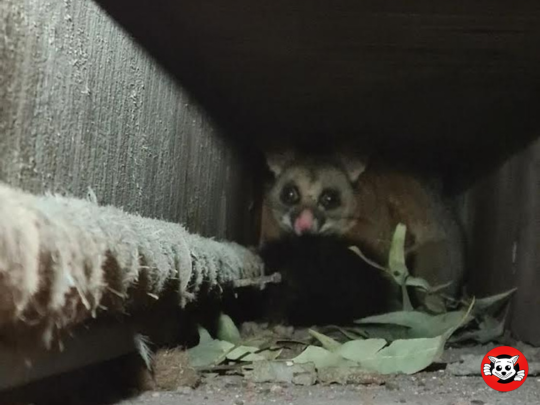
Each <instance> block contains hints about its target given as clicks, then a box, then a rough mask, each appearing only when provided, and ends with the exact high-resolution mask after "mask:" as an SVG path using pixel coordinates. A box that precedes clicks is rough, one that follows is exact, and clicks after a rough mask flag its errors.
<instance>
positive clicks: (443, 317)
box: [355, 311, 467, 338]
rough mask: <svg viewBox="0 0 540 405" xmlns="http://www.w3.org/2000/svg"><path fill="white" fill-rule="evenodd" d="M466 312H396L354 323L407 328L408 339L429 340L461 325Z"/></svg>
mask: <svg viewBox="0 0 540 405" xmlns="http://www.w3.org/2000/svg"><path fill="white" fill-rule="evenodd" d="M466 314H467V312H466V311H452V312H447V313H445V314H440V315H430V314H426V313H424V312H419V311H397V312H390V313H388V314H383V315H375V316H370V317H367V318H363V319H360V320H358V321H355V323H357V324H361V325H362V324H393V325H399V326H404V327H407V328H409V330H408V332H407V333H408V336H409V337H410V338H431V337H436V336H439V335H442V334H443V333H445V332H447V331H448V330H449V329H452V328H455V327H457V326H459V325H461V323H462V321H463V318H464V317H465V316H466Z"/></svg>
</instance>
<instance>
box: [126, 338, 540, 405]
mask: <svg viewBox="0 0 540 405" xmlns="http://www.w3.org/2000/svg"><path fill="white" fill-rule="evenodd" d="M493 347H494V346H493V345H491V346H477V347H474V348H465V349H455V350H447V352H446V353H445V358H444V360H445V361H448V362H453V361H457V360H459V358H460V356H461V355H462V354H485V353H487V352H488V351H489V350H490V349H491V348H493ZM531 360H533V359H529V361H531ZM539 396H540V377H535V376H530V377H528V378H527V380H526V381H525V383H524V384H523V385H522V386H521V387H520V388H518V389H517V390H515V391H512V392H509V393H500V392H497V391H494V390H493V389H491V388H489V387H488V386H487V385H486V384H485V383H484V381H483V380H482V378H481V377H480V376H474V377H457V376H454V375H451V374H450V373H449V372H448V371H446V370H437V371H432V372H424V373H419V374H416V375H414V376H406V375H400V376H393V377H390V378H388V380H387V381H386V384H384V385H381V386H339V385H331V386H319V385H316V386H310V387H302V386H293V385H279V384H254V383H251V382H248V381H245V380H243V379H242V378H241V377H236V376H225V377H214V378H210V379H206V380H205V382H204V383H203V384H202V385H200V386H199V387H198V388H196V389H189V388H179V389H177V390H176V391H161V392H156V391H150V392H146V393H144V394H142V395H140V396H139V397H137V398H133V399H129V400H125V401H123V402H121V403H120V404H121V405H173V404H175V405H176V404H190V405H213V404H226V405H258V404H287V405H323V404H327V403H329V402H330V401H332V402H333V403H334V404H338V405H349V404H355V405H358V404H362V405H364V404H365V405H383V404H384V405H394V404H410V405H424V404H425V405H468V404H471V405H495V404H501V405H502V404H504V405H508V404H512V405H525V404H527V405H529V404H540V398H539Z"/></svg>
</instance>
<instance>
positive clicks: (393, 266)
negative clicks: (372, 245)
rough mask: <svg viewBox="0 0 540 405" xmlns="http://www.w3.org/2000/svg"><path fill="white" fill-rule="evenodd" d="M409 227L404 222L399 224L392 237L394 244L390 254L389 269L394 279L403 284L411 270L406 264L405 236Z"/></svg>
mask: <svg viewBox="0 0 540 405" xmlns="http://www.w3.org/2000/svg"><path fill="white" fill-rule="evenodd" d="M406 233H407V227H406V226H405V225H403V224H398V226H397V227H396V230H395V231H394V235H393V237H392V245H391V246H390V254H389V258H388V270H389V271H390V274H391V275H392V277H394V280H396V282H397V283H398V284H399V285H401V286H403V285H405V280H406V279H407V277H408V276H409V270H408V269H407V265H406V264H405V236H406Z"/></svg>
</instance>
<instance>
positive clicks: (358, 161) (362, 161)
mask: <svg viewBox="0 0 540 405" xmlns="http://www.w3.org/2000/svg"><path fill="white" fill-rule="evenodd" d="M337 157H338V159H339V161H340V163H341V165H342V166H343V168H344V169H345V172H347V176H348V177H349V180H350V182H351V183H356V181H357V180H358V178H359V177H360V175H361V174H362V173H364V171H365V170H366V167H367V162H368V159H367V158H366V157H362V156H352V155H349V154H345V153H338V154H337Z"/></svg>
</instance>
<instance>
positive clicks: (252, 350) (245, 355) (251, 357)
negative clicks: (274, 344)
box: [226, 346, 266, 362]
mask: <svg viewBox="0 0 540 405" xmlns="http://www.w3.org/2000/svg"><path fill="white" fill-rule="evenodd" d="M258 351H259V348H257V347H252V346H237V347H235V348H234V349H232V350H231V351H230V352H228V353H227V356H226V357H227V360H233V361H245V362H252V361H262V360H266V359H265V357H264V356H262V355H260V354H258V353H257V352H258Z"/></svg>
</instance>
